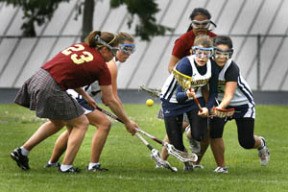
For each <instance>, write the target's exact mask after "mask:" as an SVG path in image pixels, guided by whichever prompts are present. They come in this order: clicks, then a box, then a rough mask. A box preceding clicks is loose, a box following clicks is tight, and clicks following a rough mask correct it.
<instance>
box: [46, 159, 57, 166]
mask: <svg viewBox="0 0 288 192" xmlns="http://www.w3.org/2000/svg"><path fill="white" fill-rule="evenodd" d="M56 163H57V162H55V163H52V162H51V161H50V160H49V161H48V164H49V165H54V164H56Z"/></svg>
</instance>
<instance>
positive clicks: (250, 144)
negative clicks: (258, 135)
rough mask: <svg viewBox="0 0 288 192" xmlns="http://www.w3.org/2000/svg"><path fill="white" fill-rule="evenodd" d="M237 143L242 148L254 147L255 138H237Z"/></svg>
mask: <svg viewBox="0 0 288 192" xmlns="http://www.w3.org/2000/svg"><path fill="white" fill-rule="evenodd" d="M239 144H240V146H241V147H243V148H244V149H252V148H254V144H255V140H254V139H250V140H248V139H239Z"/></svg>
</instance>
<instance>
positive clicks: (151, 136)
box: [137, 128, 164, 146]
mask: <svg viewBox="0 0 288 192" xmlns="http://www.w3.org/2000/svg"><path fill="white" fill-rule="evenodd" d="M137 131H139V132H140V133H141V134H143V135H146V136H147V137H149V138H151V139H152V140H154V141H156V142H157V143H159V144H161V145H163V146H164V143H163V141H162V140H160V139H158V138H156V137H155V136H153V135H151V134H149V133H147V132H145V131H143V130H142V129H140V128H138V129H137Z"/></svg>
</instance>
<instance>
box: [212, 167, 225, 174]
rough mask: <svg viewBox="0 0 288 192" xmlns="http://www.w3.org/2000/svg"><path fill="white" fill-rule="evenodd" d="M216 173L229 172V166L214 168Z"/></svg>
mask: <svg viewBox="0 0 288 192" xmlns="http://www.w3.org/2000/svg"><path fill="white" fill-rule="evenodd" d="M214 172H215V173H228V168H227V167H217V168H216V169H215V170H214Z"/></svg>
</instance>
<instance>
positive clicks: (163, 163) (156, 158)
mask: <svg viewBox="0 0 288 192" xmlns="http://www.w3.org/2000/svg"><path fill="white" fill-rule="evenodd" d="M135 135H136V136H137V137H138V138H139V139H140V140H141V141H142V142H143V143H144V144H145V145H146V146H147V148H148V149H149V150H150V151H151V157H152V159H153V160H154V161H155V162H156V164H157V166H159V167H164V168H166V169H169V170H170V171H172V172H177V171H178V170H177V168H176V167H172V166H171V165H170V163H169V162H168V161H164V160H163V159H162V158H161V157H160V153H159V151H158V150H157V149H154V148H153V147H152V146H151V145H150V144H149V143H148V141H147V140H146V139H144V138H143V137H142V136H141V135H140V134H139V133H136V134H135Z"/></svg>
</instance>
